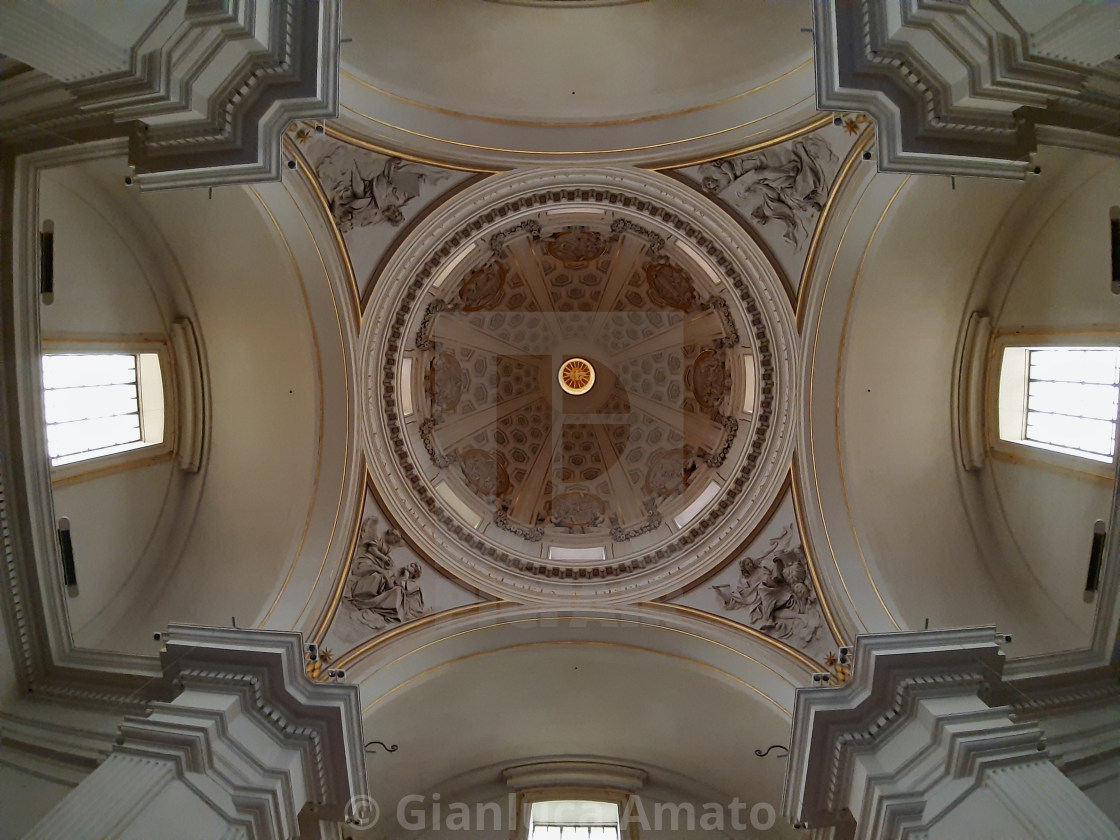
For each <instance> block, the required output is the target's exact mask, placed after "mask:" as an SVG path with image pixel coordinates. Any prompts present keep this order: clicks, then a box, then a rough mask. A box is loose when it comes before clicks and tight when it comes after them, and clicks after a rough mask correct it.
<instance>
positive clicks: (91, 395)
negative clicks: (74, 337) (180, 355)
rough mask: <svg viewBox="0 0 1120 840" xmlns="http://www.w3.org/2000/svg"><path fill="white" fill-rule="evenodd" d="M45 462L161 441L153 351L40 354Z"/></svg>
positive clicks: (159, 387)
mask: <svg viewBox="0 0 1120 840" xmlns="http://www.w3.org/2000/svg"><path fill="white" fill-rule="evenodd" d="M43 403H44V410H45V416H46V421H47V450H48V453H49V454H50V458H51V466H54V467H58V466H62V465H64V464H70V463H73V462H75V461H82V460H86V459H88V458H99V457H102V456H104V455H112V454H116V453H118V452H126V451H128V450H130V449H138V448H140V447H142V446H149V445H152V444H157V443H162V442H163V420H164V406H163V382H162V378H161V375H160V369H159V356H158V355H157V354H155V353H60V354H48V355H44V356H43Z"/></svg>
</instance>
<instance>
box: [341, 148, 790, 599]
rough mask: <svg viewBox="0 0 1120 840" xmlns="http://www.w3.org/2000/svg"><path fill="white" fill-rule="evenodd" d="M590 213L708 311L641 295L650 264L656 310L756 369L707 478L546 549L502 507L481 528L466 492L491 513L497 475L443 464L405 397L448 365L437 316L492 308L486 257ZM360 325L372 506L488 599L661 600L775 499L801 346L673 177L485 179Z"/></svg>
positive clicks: (426, 419)
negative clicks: (640, 244)
mask: <svg viewBox="0 0 1120 840" xmlns="http://www.w3.org/2000/svg"><path fill="white" fill-rule="evenodd" d="M596 215H598V216H599V217H600V218H607V219H609V221H610V226H611V230H614V231H616V233H618V235H619V236H622V235H624V234H633V235H635V236H637V237H640V238H641V237H644V238H646V239H648V241H649V242H650V243H651V244H650V245H649V252H650V254H653V255H655V256H654V257H653V258H651V259H650V260H649V264H650V265H655V266H656V267H658V268H662V267H664V266H669V267H670V268H665V269H664V270H665V271H666V272H671V271H677V272H679V271H680V269H679V268H671V267H673V266H678V265H681V266H683V265H688V266H689V269H688V270H689V271H691V272H692V273H693V275H694V276H695V278H696V281H697V282H696V285H697V286H698V287H702V289H703V290H704V291H707V292H708V293H709V295H710V296H709V297H708V298H706V299H704V300H700V298H701V297H702V296H701V295H699V294H695V295H694V294H693V293H692V291H689V292H688V293H687V294H685V295H683V296H682V297H680V298H673V297H672V294H671V293H672V289H671V287H670V285H665V284H664V281H662V280H660V279H659V275H653V279H651V275H650V273H649V270H650V269H649V265H647V273H646V275H645V277H646V282H647V283H649V284H650V291H651V292H655V291H660V292H661V295H656V294H652V293H651V294H650V297H651V299H654V300H657V301H658V302H659V303H662V304H665V305H666V309H668V308H673V307H675V308H677V309H681V310H683V311H686V312H689V313H691V314H690V315H689V316H688V317H692V318H700V317H709V318H716V319H717V320H720V323H723V324H725V325H726V331H727V333H728V334H729V336H730V337H723V338H720V339H719V341H718V342H717V344H716V345H715V346H716V347H717V348H726V349H727V350H728V352H729V354H730V355H731V358H732V360H733V361H734V360H735V359H737V358H739V357H742V358H747V359H750V360H751V363H752V365H753V370H754V373H753V375H747V374H743V375H742V376H741V377H739V379H738V380H737V382H738V383H739V384H737V385H736V387H737V388H738V391H737V392H736V400H735V401H736V404H737V405H741V406H744V407H746V406H749V407H750V409H752V410H749V411H746V413H745V414H743V413H742V412H740V416H739V419H736V418H735V417H734V416H731V415H729V416H728V417H725V418H724V419H723V423H724V426H723V428H724V436H723V438H722V443H720V444H719V445H716V446H711V447H709V448H708V450H707V451H703V450H702V451H699V452H697V453H696V457H695V458H693V460H692V461H691V462H690V463H692V464H693V465H699V466H700V470H699V472H697V475H702V476H703V479H702V480H701V481H697V482H695V483H694V484H693V485H692V486H691V487H689V488H688V489H687V492H680V493H678V495H679V497H680V498H679V500H677V501H675V502H673V504H671V505H669V506H668V508H667V509H666V510H665V516H662V515H661V513H660V512H659V511H658V510H657V509H656V507H651V508H650V511H649V520H650V521H649V522H648V523H647V524H646V525H644V526H643V527H640V528H633V529H625V528H621V527H618V526H617V523H616V528H613V529H611V532H610V536H609V537H605V536H604V533H605V531H604V529H600V530H599V533H598V534H597V535H596V534H586V533H585V529H576V530H575V532H574V533H575V536H561V537H555V536H554V535H553V534H552V533H549V534H547V535H546V536H544V537H543V538H542V536H541V534H540V533H534V532H533V531H534V529H532V528H526V527H524V526H523V525H519V524H518V523H516V522H512V521H510V520H509V519H508V518H506V515H505V509H504V508H502V507H501V504H500V501H499V506H498V509H497V511H496V512H492V517H491V516H487V515H486V514H485V511H480V510H479V508H478V506H477V499H475V498H474V497H473V496H471V495H470V494H469V493H468V494H465V493H463V492H462V488H463V487H464V486H467V485H470V486H471V487H473V488H474V489H476V490H477V489H479V487H481V488H482V489H483V490H484V491H486V493H488V494H489V495H490V496H491V498H492V499H495V500H500V497H501V496H502V495H503V494H506V495H508V492H507V491H508V490H509V487H508V475H507V474H506V471H505V470H504V469H502V468H501V465H489V464H486V463H484V457H483V456H484V455H485V453H482V452H481V451H480V450H467V449H465V448H464V449H460V451H459V452H457V453H451V454H450V455H449V454H448V453H444V452H442V451H441V449H440V446H439V441H438V436H436V435H434V434H433V433H432V432H433V427H434V426H435V422H434V420H435V418H433V417H432V416H425V411H424V409H423V405H422V404H423V403H424V399H425V396H424V394H423V391H424V387H423V385H420V386H419V387H417V386H416V383H421V382H423V381H424V379H423V374H420V373H418V369H420V368H424V367H425V366H426V365H431V364H432V362H435V361H436V357H437V356H440V355H441V353H440V347H439V346H437V345H438V341H436V340H434V339H433V336H432V330H433V326H434V325H435V323H436V322H437V320H438V319H439V318H440V317H441V314H443V313H445V312H447V311H448V310H450V309H453V308H454V307H456V306H459V307H460V308H464V309H468V311H469V308H468V307H466V306H465V305H464V302H469V301H474V300H475V298H476V297H479V296H485V295H489V294H491V291H490V290H491V288H492V287H493V284H494V283H495V282H496V280H495V278H493V277H490V278H487V277H481V278H480V277H478V276H477V275H479V274H480V273H481V272H482V271H483V269H482V268H478V266H479V265H480V264H482V263H484V262H486V260H488V259H491V257H490V256H488V255H491V254H493V253H497V251H496V250H495V249H496V248H500V247H502V246H503V245H504V244H506V243H508V242H512V241H514V240H515V239H517V238H518V237H532V236H538V237H539V236H548V235H549V234H556V233H560V232H563V231H571V230H573V229H576V230H580V229H583V226H582V225H581V224H580V222H581V220H587V219H590V218H593V217H595V216H596ZM542 228H543V230H542ZM549 228H552V230H550V229H549ZM666 255H668V256H666ZM486 270H489V269H486ZM456 277H466V278H467V280H468V281H469V284H470V286H469V290H468V291H469V295H470V296H471V297H469V298H464V297H463V295H464V294H465V292H464V289H465V288H466V285H464V286H462V287H459V290H458V291H459V296H458V297H455V291H454V289H455V286H456V281H455V280H454V279H452V278H456ZM686 285H687V284H686ZM689 288H691V287H689ZM667 294H668V295H669V296H670V299H668V300H665V299H664V297H665V295H667ZM694 298H695V299H694ZM449 301H454V303H451V304H449ZM367 313H368V314H367V317H366V319H365V321H364V324H363V331H362V336H361V340H360V348H361V349H360V353H361V358H362V364H363V377H362V378H363V381H364V383H365V388H366V393H365V399H366V403H367V411H366V412H365V416H366V421H365V438H366V449H367V456H368V457H367V461H368V463H369V465H370V469H371V471H372V473H373V477H374V482H375V484H376V485H377V487H378V490H379V495H380V497H381V500H382V502H383V504H384V505H385V507H386V509H387V511H388V513H389V514H390V515H391V516H392V518H393V519H395V520H396V521H397V522H398V524H399V525H400V526H401V527H402V529H403V530H405V531H406V533H407V534H408V535H409V537H410V539H411V541H412V543H413V545H414V547H416V548H417V549H419V550H420V551H421V552H423V553H425V554H426V555H428V556H429V558H430V559H432V560H433V561H434V562H436V563H437V564H439V565H441V566H443V567H444V568H446V569H448V570H449V571H451V572H452V573H454V574H456V575H457V576H459V577H461V578H463V579H464V580H466V581H467V582H469V583H470V584H472V585H475V586H477V587H479V588H481V589H483V590H486V591H490V592H493V593H495V594H497V595H500V596H502V597H506V598H509V599H513V600H522V601H530V602H547V601H554V600H556V599H557V598H571V597H578V598H580V599H581V600H585V599H587V600H593V601H598V602H614V603H617V602H621V601H634V600H645V599H653V598H656V597H659V596H661V595H664V594H667V593H668V592H670V591H672V590H674V589H677V588H679V587H680V586H682V585H684V584H686V583H687V582H688V581H689V580H692V579H695V578H697V577H699V576H701V575H703V574H705V573H706V572H707V571H709V570H711V569H712V568H714V567H716V566H718V565H719V564H721V563H722V562H724V561H725V560H726V559H727V558H728V557H729V556H731V554H732V553H733V552H734V551H735V550H736V549H738V548H739V547H740V545H741V543H742V542H743V541H744V540H745V539H746V537H747V536H748V535H749V534H750V533H751V531H752V530H753V529H754V528H755V526H757V524H758V523H759V522H760V520H761V518H762V516H763V515H764V513H765V511H766V509H767V508H768V506H769V504H770V503H771V502H772V500H773V498H774V496H775V495H776V494H777V493H778V492H779V490H780V487H781V485H782V482H783V480H784V477H785V473H786V471H787V470H788V465H789V460H790V457H791V454H792V443H793V441H792V425H793V424H792V418H793V388H794V371H795V359H796V338H795V336H796V333H795V329H794V325H793V313H792V311H791V309H790V306H789V303H788V299H787V298H786V296H785V293H784V291H783V289H782V286H781V282H780V280H779V278H778V276H777V274H776V272H775V270H774V269H773V267H772V266H771V265H770V264H769V263H768V262H767V260H766V258H765V257H764V255H763V254H762V252H761V251H760V249H759V248H758V246H757V245H756V244H755V243H754V242H753V241H752V240H751V239H750V238H749V237H748V236H747V235H746V234H745V232H744V231H743V230H742V229H741V228H740V227H739V226H738V225H737V224H736V223H735V222H734V221H733V220H731V219H730V218H729V217H728V216H726V214H724V213H723V212H722V211H721V210H719V209H718V208H716V207H715V206H714V205H712V204H711V203H710V202H709V201H708V200H707V199H705V198H704V197H702V196H701V195H699V194H698V193H696V192H695V191H693V190H691V189H689V188H687V187H685V186H684V185H682V184H680V183H678V182H677V181H674V180H672V179H670V178H668V177H665V176H661V175H658V174H655V173H649V172H643V171H640V170H634V169H621V168H619V169H616V168H609V167H593V168H592V167H586V168H565V169H563V170H558V169H546V168H540V169H528V170H518V171H515V172H511V173H508V174H505V175H500V176H496V177H494V178H491V179H488V180H487V181H484V182H482V183H480V184H478V185H476V186H475V187H473V188H471V189H469V190H467V191H465V192H464V193H462V194H461V195H459V196H457V197H456V199H455V200H454V201H453V202H449V203H448V204H446V205H444V206H443V207H441V208H440V209H439V210H438V211H436V212H435V213H434V214H433V215H432V216H430V217H429V218H428V219H426V220H425V221H424V222H423V223H421V224H420V225H419V226H418V227H417V229H416V230H414V231H413V233H412V234H411V235H410V236H409V237H408V239H407V240H406V241H405V242H404V243H403V244H402V245H401V247H400V248H399V249H398V250H397V252H396V253H395V254H394V255H393V256H392V258H391V259H390V261H389V262H388V264H387V265H386V267H385V270H384V271H383V273H382V275H381V277H380V279H379V280H378V283H377V286H376V287H375V289H374V293H373V297H372V299H371V301H370V306H369V309H368V310H367ZM424 354H427V355H424ZM735 354H738V356H736V355H735ZM446 355H447V354H446V353H442V356H446ZM573 355H574V354H573ZM437 364H439V365H442V364H444V362H437ZM737 364H738V363H737ZM431 370H432V375H433V376H434V375H435V369H434V368H431ZM418 377H419V378H418ZM549 378H550V379H552V377H551V376H550V377H549ZM747 389H749V391H750V393H749V394H748V393H745V390H747ZM429 396H430V394H429ZM591 396H592V395H591V394H589V395H586V396H584V397H582V398H581V399H588V398H589V397H591ZM732 414H734V412H732ZM713 416H715V414H713ZM674 451H676V450H674ZM664 455H665V452H664V451H663V452H662V456H663V457H664ZM689 457H691V455H689ZM456 458H458V459H459V461H458V462H456ZM467 462H470V463H469V464H468V463H467ZM464 474H465V475H466V482H465V483H464V481H463V476H464ZM472 478H473V479H474V482H473V484H472V483H471V479H472ZM687 478H688V476H686V479H687ZM683 486H684V482H682V487H683ZM705 488H706V489H705ZM646 490H647V491H648V490H649V486H648V482H647V487H646ZM654 490H655V491H657V492H655V493H654V494H653V495H654V496H655V497H657V498H663V497H662V496H658V493H661V492H662V491H663V490H664V487H663V486H661V485H656V483H655V487H654ZM674 505H675V506H674ZM561 524H563V523H561ZM545 530H547V529H545ZM616 531H617V532H616ZM567 533H572V530H571V529H569V530H568V531H567Z"/></svg>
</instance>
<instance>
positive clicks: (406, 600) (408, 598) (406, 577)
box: [343, 517, 425, 630]
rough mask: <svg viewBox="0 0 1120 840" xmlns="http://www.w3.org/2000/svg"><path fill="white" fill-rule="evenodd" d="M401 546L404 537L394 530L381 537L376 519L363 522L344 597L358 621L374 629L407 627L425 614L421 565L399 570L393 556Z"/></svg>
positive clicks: (402, 567)
mask: <svg viewBox="0 0 1120 840" xmlns="http://www.w3.org/2000/svg"><path fill="white" fill-rule="evenodd" d="M400 543H401V536H400V534H399V533H397V531H395V530H394V529H392V528H387V529H386V530H385V533H384V534H382V535H381V536H380V537H378V535H377V518H376V517H369V518H367V519H366V520H365V521H364V522H362V528H361V531H360V533H359V535H358V549H357V552H356V553H355V554H354V562H353V563H352V564H351V566H350V577H349V579H348V580H347V581H346V588H345V590H344V591H343V597H344V599H345V601H346V603H347V604H349V605H350V606H351V607H353V609H354V610H355V612H356V616H357V619H358V621H360V622H361V623H362V624H365V625H366V626H367V627H369V628H370V629H371V630H384V629H385V628H386V627H388V626H390V625H394V624H403V623H404V622H406V621H411V620H412V619H414V618H419V617H420V616H422V615H423V614H424V612H425V607H424V595H423V593H422V592H421V591H420V584H419V580H420V574H421V568H420V565H419V564H418V563H409V564H407V565H405V566H401V567H398V566H396V564H395V563H394V562H393V558H392V557H391V556H390V553H391V552H392V550H393V548H394V547H396V546H397V545H399V544H400Z"/></svg>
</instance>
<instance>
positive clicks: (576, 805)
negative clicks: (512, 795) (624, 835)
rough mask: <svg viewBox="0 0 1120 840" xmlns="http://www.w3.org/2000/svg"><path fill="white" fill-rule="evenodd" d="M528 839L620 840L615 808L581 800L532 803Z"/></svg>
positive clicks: (601, 803) (608, 803)
mask: <svg viewBox="0 0 1120 840" xmlns="http://www.w3.org/2000/svg"><path fill="white" fill-rule="evenodd" d="M529 840H619V831H618V805H616V804H615V803H613V802H593V801H590V800H581V799H562V800H561V799H557V800H551V801H547V802H534V803H533V809H532V811H531V812H530V814H529Z"/></svg>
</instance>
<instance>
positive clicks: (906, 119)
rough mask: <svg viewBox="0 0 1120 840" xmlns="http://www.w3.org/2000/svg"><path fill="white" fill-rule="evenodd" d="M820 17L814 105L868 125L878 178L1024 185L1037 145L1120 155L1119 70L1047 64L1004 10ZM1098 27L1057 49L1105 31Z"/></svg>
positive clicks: (927, 9)
mask: <svg viewBox="0 0 1120 840" xmlns="http://www.w3.org/2000/svg"><path fill="white" fill-rule="evenodd" d="M814 13H815V14H814V18H815V27H814V38H815V54H816V65H815V66H816V76H817V105H818V107H820V108H822V109H824V108H831V109H834V110H856V111H866V112H867V113H869V114H871V115H872V116H873V117H874V118H875V120H876V123H877V125H878V139H879V143H878V148H879V167H880V169H881V170H883V171H890V172H923V173H931V174H953V175H978V176H986V177H997V178H1017V179H1022V178H1025V177H1026V176H1027V175H1028V173H1030V172H1032V171H1033V168H1034V164H1033V163H1032V161H1031V157H1032V155H1033V153H1034V151H1035V149H1036V147H1037V145H1038V143H1040V142H1044V143H1052V144H1057V145H1068V146H1073V147H1076V148H1085V149H1091V150H1094V151H1101V152H1106V153H1112V154H1115V153H1116V151H1117V150H1118V149H1120V136H1118V134H1117V132H1116V130H1115V125H1116V122H1117V119H1118V115H1120V102H1118V101H1117V100H1116V98H1115V97H1114V96H1112V95H1110V94H1109V93H1106V91H1109V90H1113V89H1114V88H1115V82H1116V78H1115V71H1114V69H1112V68H1110V67H1108V66H1107V65H1103V64H1102V65H1100V66H1098V67H1088V66H1086V65H1085V64H1084V63H1082V62H1078V61H1075V60H1073V59H1064V58H1063V59H1058V58H1055V57H1053V56H1052V55H1049V54H1046V53H1044V52H1042V50H1041V48H1040V46H1039V40H1040V39H1039V38H1037V37H1035V35H1033V34H1032V33H1029V32H1027V31H1026V30H1025V29H1024V28H1023V27H1022V26H1021V25H1020V24H1019V23H1018V22H1017V21H1016V20H1015V19H1014V18H1013V17H1011V16H1010V15H1009V14H1008V13H1007V12H1006V11H1005V10H1003V8H1002V7H1001V6H1000V5H999V4H998V3H994V2H992V3H988V2H980V3H972V4H959V3H943V2H937V0H889V2H885V3H884V2H881V0H853V2H844V3H836V2H832V0H816V2H815V3H814ZM1104 14H1107V12H1104ZM1063 20H1065V17H1059V19H1058V21H1057V23H1061V22H1062V21H1063ZM1094 20H1096V19H1095V18H1090V17H1085V16H1081V17H1079V18H1078V19H1077V20H1076V21H1074V22H1073V23H1072V24H1070V25H1069V26H1064V27H1058V29H1060V30H1061V32H1058V34H1057V35H1056V36H1055V37H1058V38H1059V40H1061V41H1062V43H1063V44H1068V43H1069V42H1070V41H1069V32H1068V31H1066V30H1069V29H1070V27H1071V26H1072V27H1073V28H1074V29H1076V28H1077V27H1087V28H1089V29H1091V28H1092V27H1094V26H1099V25H1106V24H1104V21H1106V20H1108V19H1107V18H1102V19H1100V21H1099V22H1098V23H1094V22H1093V21H1094ZM931 40H932V43H933V44H934V45H936V48H937V49H936V50H934V49H931V48H930V47H929V45H928V43H927V42H929V41H931ZM919 45H921V48H919ZM962 81H963V82H964V83H963V84H962Z"/></svg>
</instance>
